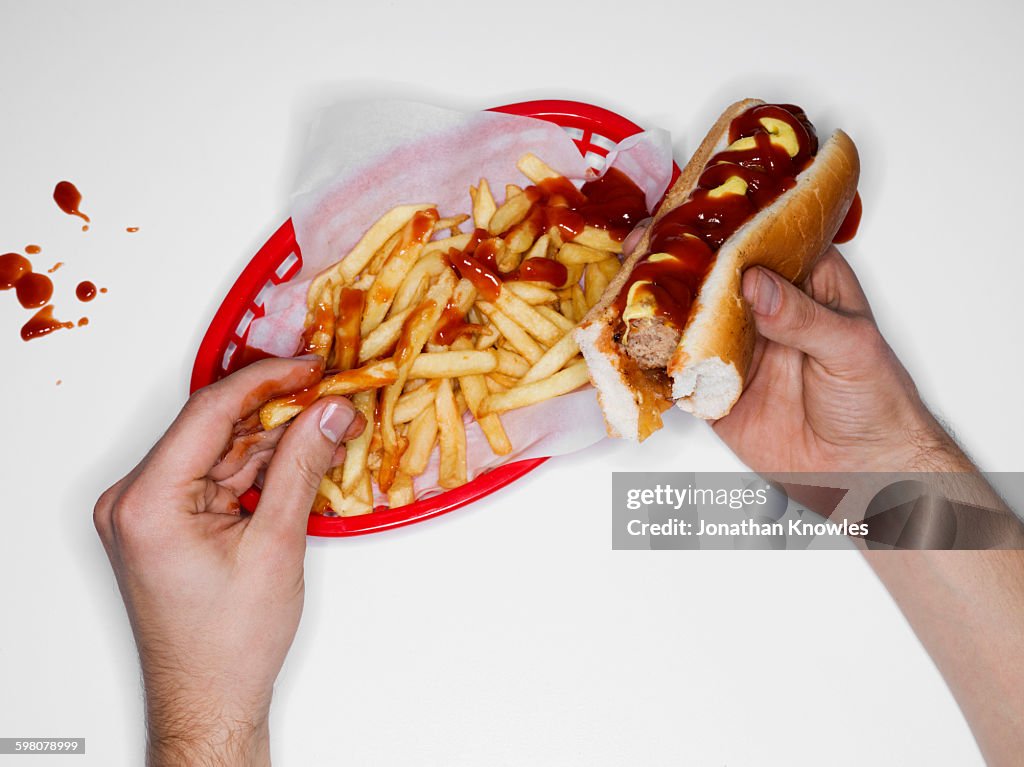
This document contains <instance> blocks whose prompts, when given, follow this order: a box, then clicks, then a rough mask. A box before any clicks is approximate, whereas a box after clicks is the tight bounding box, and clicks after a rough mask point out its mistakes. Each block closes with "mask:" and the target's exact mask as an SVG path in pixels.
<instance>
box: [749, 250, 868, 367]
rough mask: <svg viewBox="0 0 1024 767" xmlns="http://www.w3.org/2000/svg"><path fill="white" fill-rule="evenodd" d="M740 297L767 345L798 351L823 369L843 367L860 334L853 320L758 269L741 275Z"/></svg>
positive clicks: (772, 274) (770, 273)
mask: <svg viewBox="0 0 1024 767" xmlns="http://www.w3.org/2000/svg"><path fill="white" fill-rule="evenodd" d="M743 297H744V298H746V299H747V301H748V302H749V303H750V307H751V309H752V310H753V312H754V320H755V322H756V323H757V331H758V332H759V333H760V334H761V335H762V336H764V337H765V338H767V339H768V340H770V341H775V342H777V343H780V344H782V345H783V346H789V347H792V348H795V349H799V350H800V351H802V352H804V353H805V354H808V355H810V356H811V357H813V358H815V359H816V360H818V361H819V362H821V363H822V364H823V365H825V367H833V366H836V365H845V364H847V363H849V361H850V359H851V352H855V350H852V349H850V348H849V347H850V344H851V342H852V341H853V339H855V338H858V337H859V334H856V333H853V332H851V331H852V330H854V322H855V321H854V320H853V319H852V318H850V317H846V316H843V315H841V314H838V313H836V312H834V311H832V310H831V309H826V308H825V307H824V306H822V305H821V304H819V303H818V302H817V301H815V300H814V299H813V298H811V297H810V296H809V295H807V294H806V293H804V292H803V291H802V290H800V289H799V288H798V287H796V286H795V285H792V284H791V283H790V282H788V281H787V280H784V279H782V278H781V277H780V276H778V275H777V274H775V273H774V272H770V271H768V270H767V269H762V268H761V267H754V268H753V269H748V270H747V271H746V272H745V273H744V275H743Z"/></svg>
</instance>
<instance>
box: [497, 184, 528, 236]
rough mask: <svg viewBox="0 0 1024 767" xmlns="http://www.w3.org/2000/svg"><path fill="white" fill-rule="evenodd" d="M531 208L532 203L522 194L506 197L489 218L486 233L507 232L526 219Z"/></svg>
mask: <svg viewBox="0 0 1024 767" xmlns="http://www.w3.org/2000/svg"><path fill="white" fill-rule="evenodd" d="M532 207H533V201H532V200H530V198H529V196H527V195H525V194H523V193H522V192H517V193H516V194H513V195H511V196H508V197H506V198H505V202H503V203H502V204H501V206H500V207H499V208H498V209H497V210H496V211H494V215H493V216H491V221H490V223H489V224H488V225H487V231H488V232H490V233H491V234H495V235H497V234H501V233H502V232H506V231H508V230H509V229H511V228H512V227H513V226H515V225H516V224H518V223H519V222H520V221H522V220H523V219H524V218H526V215H527V214H528V213H529V212H530V208H532Z"/></svg>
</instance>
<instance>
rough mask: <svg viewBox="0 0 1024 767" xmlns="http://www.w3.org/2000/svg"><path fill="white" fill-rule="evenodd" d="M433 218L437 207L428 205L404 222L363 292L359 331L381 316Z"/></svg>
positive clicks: (374, 324)
mask: <svg viewBox="0 0 1024 767" xmlns="http://www.w3.org/2000/svg"><path fill="white" fill-rule="evenodd" d="M436 221H437V211H436V210H435V209H431V210H428V211H423V212H420V213H417V214H416V215H414V216H413V217H412V220H411V221H409V223H408V224H406V225H405V228H404V229H403V230H402V238H401V239H400V240H399V242H398V244H397V245H395V249H394V250H393V251H392V252H391V255H390V256H388V260H387V261H385V262H384V266H383V267H381V270H380V272H379V273H378V274H377V279H376V280H374V281H373V285H371V286H370V289H369V291H367V293H366V308H365V309H364V310H363V322H362V326H361V327H360V334H361V335H363V336H366V335H368V334H369V333H370V331H372V330H373V329H374V328H376V327H377V326H378V325H379V324H380V323H381V322H382V321H383V320H384V317H385V316H386V315H387V313H388V309H389V308H390V307H391V302H392V301H394V299H395V293H396V291H397V290H398V288H399V286H401V284H402V280H404V279H405V275H406V274H408V272H409V270H410V269H411V268H412V265H413V264H414V263H416V261H417V259H418V258H419V257H420V252H421V251H422V250H423V245H424V243H426V242H427V241H428V240H429V239H430V235H431V234H432V233H433V231H434V223H436Z"/></svg>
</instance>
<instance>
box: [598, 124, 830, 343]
mask: <svg viewBox="0 0 1024 767" xmlns="http://www.w3.org/2000/svg"><path fill="white" fill-rule="evenodd" d="M729 141H730V142H731V143H730V145H729V146H728V147H726V148H725V149H724V150H722V151H721V152H719V153H717V154H716V155H714V156H713V157H712V158H711V159H710V160H709V161H708V163H707V165H706V166H705V167H704V170H703V172H702V173H701V176H700V179H699V180H698V182H697V187H696V188H695V189H694V190H693V192H691V194H690V197H689V198H688V199H687V200H686V201H685V202H684V203H683V204H682V205H680V206H679V207H678V208H676V209H675V210H673V211H671V212H669V213H668V214H666V215H665V216H664V217H662V218H661V219H660V220H659V221H658V223H657V224H655V226H654V228H653V230H652V231H651V240H650V254H649V255H647V256H645V257H644V259H643V260H642V261H641V262H640V263H639V264H638V265H637V267H636V268H635V269H634V270H633V273H632V274H631V275H630V277H629V280H628V281H627V282H626V284H625V285H624V286H623V288H622V290H621V291H620V293H619V295H618V297H617V298H616V302H615V306H616V308H617V309H618V310H619V311H620V313H621V314H622V319H623V321H624V322H625V323H626V327H625V331H626V332H628V329H629V321H630V320H633V319H641V318H647V317H650V318H654V317H657V318H660V319H662V320H663V321H664V322H665V323H666V324H668V325H670V326H672V327H673V328H675V329H676V330H677V331H680V332H681V331H682V329H683V328H684V327H685V325H686V321H687V319H688V318H689V315H690V309H691V308H692V305H693V301H694V298H695V297H696V295H697V292H698V290H699V289H700V285H701V283H702V282H703V280H704V277H705V276H706V275H707V273H708V271H709V269H710V268H711V265H712V263H713V262H714V259H715V254H716V253H717V252H718V249H719V248H720V247H721V246H722V243H724V242H725V241H726V240H728V239H729V237H731V236H732V235H733V234H734V233H735V232H736V230H737V229H739V228H740V227H741V226H743V224H745V223H746V222H747V221H749V220H750V219H751V218H753V217H754V215H756V214H757V213H758V211H760V210H763V209H764V208H766V207H768V206H769V205H771V203H772V202H774V201H775V200H776V199H777V198H778V197H779V196H781V195H782V194H783V193H784V192H786V191H788V190H789V189H792V188H793V186H795V185H796V177H797V176H798V175H799V174H800V172H801V171H803V170H804V169H805V168H806V167H807V166H808V165H810V163H811V162H812V160H813V159H814V155H815V154H816V153H817V151H818V137H817V134H816V133H815V131H814V126H813V125H811V123H810V122H809V121H808V120H807V115H805V114H804V111H803V110H802V109H801V108H800V107H797V106H793V105H792V104H763V105H760V106H756V107H752V108H751V109H748V110H747V111H745V112H743V113H742V114H741V115H739V116H738V117H736V118H735V119H733V121H732V123H731V124H730V126H729Z"/></svg>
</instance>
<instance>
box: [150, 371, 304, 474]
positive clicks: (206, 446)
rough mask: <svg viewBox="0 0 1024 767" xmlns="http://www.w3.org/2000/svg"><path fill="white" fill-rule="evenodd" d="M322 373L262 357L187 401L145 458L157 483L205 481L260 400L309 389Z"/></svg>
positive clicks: (259, 403) (198, 392)
mask: <svg viewBox="0 0 1024 767" xmlns="http://www.w3.org/2000/svg"><path fill="white" fill-rule="evenodd" d="M322 375H323V361H322V360H320V359H319V358H316V359H297V360H292V359H268V360H261V361H260V362H257V363H255V364H253V365H250V366H248V367H245V368H242V369H241V370H239V371H238V372H237V373H234V374H232V375H230V376H228V377H227V378H224V379H222V380H220V381H218V382H217V383H214V384H211V385H210V386H207V387H205V388H203V389H200V390H199V391H197V392H196V393H195V394H193V395H192V397H191V398H189V401H188V402H187V403H186V404H185V407H184V408H183V409H182V411H181V413H180V414H179V415H178V417H177V418H176V419H175V421H174V423H173V424H171V427H170V428H169V429H168V430H167V433H166V434H165V435H164V436H163V437H162V438H161V439H160V441H159V442H157V444H156V446H155V447H154V448H153V451H152V452H151V453H150V456H149V458H148V459H147V460H148V462H149V465H150V466H152V467H153V470H154V473H155V475H157V476H160V477H161V481H163V482H168V481H169V482H172V483H187V482H192V481H194V480H197V479H200V478H202V477H205V476H206V474H207V472H209V471H210V469H211V468H212V467H213V466H214V465H215V464H216V463H217V461H218V460H219V459H220V457H221V455H222V454H223V453H224V450H225V448H226V447H227V446H228V443H229V442H230V440H231V437H232V433H233V429H234V425H235V423H237V422H238V421H240V420H242V419H244V418H246V417H247V416H249V415H250V414H251V413H252V412H253V411H255V410H256V408H258V407H259V406H260V405H261V404H262V403H263V402H266V401H267V400H269V399H272V398H274V397H276V396H279V395H281V394H287V393H288V392H294V391H298V390H300V389H303V388H305V387H307V386H311V385H312V384H314V383H315V382H316V381H318V380H319V379H320V377H321V376H322Z"/></svg>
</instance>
